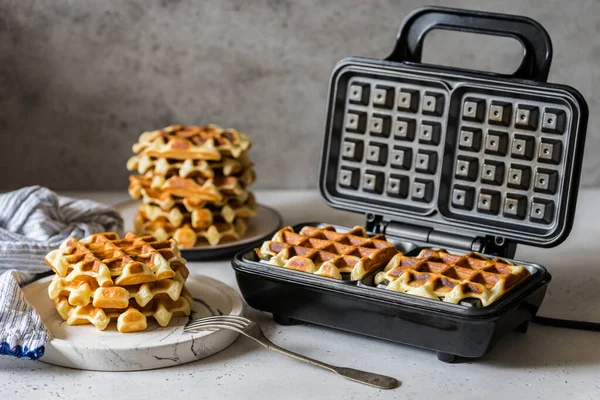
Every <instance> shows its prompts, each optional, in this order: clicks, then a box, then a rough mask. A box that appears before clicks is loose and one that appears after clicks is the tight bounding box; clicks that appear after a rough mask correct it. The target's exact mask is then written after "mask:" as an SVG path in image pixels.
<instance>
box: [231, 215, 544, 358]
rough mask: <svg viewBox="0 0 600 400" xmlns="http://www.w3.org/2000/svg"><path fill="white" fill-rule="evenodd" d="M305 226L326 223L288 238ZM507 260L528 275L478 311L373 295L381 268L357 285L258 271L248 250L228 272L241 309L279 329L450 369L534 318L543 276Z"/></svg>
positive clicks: (408, 245)
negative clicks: (308, 330)
mask: <svg viewBox="0 0 600 400" xmlns="http://www.w3.org/2000/svg"><path fill="white" fill-rule="evenodd" d="M305 225H311V226H325V225H331V224H320V223H314V222H313V223H303V224H299V225H296V226H294V231H298V230H300V229H301V228H302V227H303V226H305ZM336 229H337V230H338V231H342V232H343V231H345V230H349V229H350V228H349V227H340V226H336ZM387 240H388V241H390V242H391V243H393V244H394V245H395V246H396V247H397V248H398V249H399V250H400V251H403V252H407V253H408V254H411V252H415V251H416V252H418V250H419V249H420V248H422V246H421V245H422V244H421V243H418V242H414V241H408V240H403V239H402V238H393V237H387ZM449 250H450V251H452V250H451V249H449ZM509 261H513V262H515V263H516V264H519V265H524V266H525V267H527V268H528V269H529V270H530V271H531V272H532V276H531V277H529V278H528V279H527V280H526V281H524V282H522V283H521V284H519V285H518V286H517V287H516V288H514V289H513V290H511V291H509V292H508V293H507V294H506V295H504V296H503V297H501V298H500V299H499V300H497V301H496V302H494V303H493V304H491V305H489V306H487V307H483V308H470V307H467V306H463V305H455V304H448V303H444V302H442V301H436V300H431V299H425V298H420V297H418V296H414V295H410V294H404V293H397V292H393V291H388V290H386V289H381V288H377V287H375V286H374V285H373V278H374V276H375V273H376V272H378V271H381V270H382V269H379V270H378V271H375V272H374V273H372V274H370V275H368V276H367V277H365V278H364V279H362V280H361V281H356V282H350V281H338V280H335V279H330V278H325V277H320V276H315V275H311V274H307V273H304V272H297V271H293V270H288V269H284V268H281V267H276V266H270V265H266V264H263V263H261V262H259V259H258V257H257V255H256V253H255V252H254V250H253V249H248V250H245V251H242V252H240V253H238V254H237V255H236V256H235V258H234V259H233V261H232V265H233V269H234V271H235V274H236V279H237V283H238V286H239V288H240V291H241V293H242V296H243V297H244V299H245V300H246V302H247V303H248V305H249V306H250V307H252V308H255V309H257V310H261V311H265V312H269V313H272V314H273V318H274V319H275V321H276V322H278V323H280V324H283V325H288V324H293V323H295V322H296V321H302V322H308V323H313V324H317V325H323V326H327V327H330V328H335V329H341V330H345V331H348V332H353V333H358V334H362V335H367V336H372V337H376V338H379V339H385V340H390V341H393V342H397V343H402V344H408V345H412V346H417V347H421V348H425V349H429V350H434V351H436V352H437V356H438V359H439V360H441V361H445V362H454V361H455V359H456V357H457V356H459V357H468V358H478V357H482V356H483V355H485V354H487V353H488V352H489V351H490V350H491V349H492V348H493V347H494V345H495V344H496V343H497V342H498V341H499V339H500V338H501V337H502V336H503V335H504V334H506V333H507V332H510V331H513V330H514V331H517V332H521V333H525V332H526V331H527V327H528V324H529V321H531V319H532V318H533V317H534V316H535V315H536V313H537V311H538V309H539V307H540V305H541V303H542V300H543V299H544V296H545V294H546V288H547V285H548V283H549V282H550V279H551V276H550V274H549V273H548V272H547V271H546V268H544V267H542V266H540V265H536V264H531V263H526V262H522V261H514V260H509Z"/></svg>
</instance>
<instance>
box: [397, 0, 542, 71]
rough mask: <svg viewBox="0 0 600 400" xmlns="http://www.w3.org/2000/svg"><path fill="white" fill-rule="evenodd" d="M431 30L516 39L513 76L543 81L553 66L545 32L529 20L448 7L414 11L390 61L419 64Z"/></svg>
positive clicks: (400, 32) (398, 39)
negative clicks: (518, 53) (519, 51)
mask: <svg viewBox="0 0 600 400" xmlns="http://www.w3.org/2000/svg"><path fill="white" fill-rule="evenodd" d="M432 29H447V30H453V31H462V32H471V33H479V34H487V35H495V36H505V37H511V38H514V39H517V40H518V41H519V42H520V43H521V44H522V45H523V48H524V55H523V61H522V62H521V65H520V66H519V68H517V70H516V71H515V72H514V74H513V75H512V76H513V77H514V78H519V79H533V80H536V81H541V82H545V81H546V80H547V79H548V72H549V71H550V64H551V63H552V41H551V40H550V36H549V35H548V32H546V30H545V29H544V28H543V27H542V26H541V25H540V24H539V23H537V22H536V21H534V20H533V19H531V18H527V17H522V16H518V15H508V14H498V13H491V12H485V11H470V10H462V9H456V8H447V7H435V6H429V7H423V8H419V9H417V10H415V11H413V12H412V13H411V14H409V15H408V16H407V17H406V18H405V19H404V21H403V22H402V26H401V27H400V30H399V32H398V36H397V40H396V47H395V48H394V51H393V52H392V54H390V55H389V56H388V57H387V60H389V61H395V62H402V61H409V62H414V63H420V62H421V54H422V50H423V40H424V39H425V36H426V35H427V33H428V32H429V31H431V30H432Z"/></svg>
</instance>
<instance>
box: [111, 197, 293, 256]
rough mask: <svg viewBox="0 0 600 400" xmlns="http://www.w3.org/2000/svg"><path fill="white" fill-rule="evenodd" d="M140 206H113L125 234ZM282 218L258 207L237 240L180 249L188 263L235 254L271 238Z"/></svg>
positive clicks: (132, 204) (135, 202) (130, 227)
mask: <svg viewBox="0 0 600 400" xmlns="http://www.w3.org/2000/svg"><path fill="white" fill-rule="evenodd" d="M139 205H140V202H139V201H131V202H126V203H123V204H119V205H116V206H115V209H116V210H117V211H119V212H120V213H121V216H122V217H123V220H124V222H125V232H134V231H135V229H134V227H133V219H134V217H135V214H136V212H137V209H138V207H139ZM281 224H282V218H281V216H280V215H279V213H278V212H277V211H275V210H273V209H272V208H269V207H266V206H263V205H259V206H258V210H257V213H256V216H254V217H253V218H250V220H249V221H248V230H247V231H246V233H245V234H244V236H243V237H241V238H240V239H238V240H224V241H223V242H221V243H219V244H218V245H216V246H211V245H210V244H208V243H201V244H199V245H197V246H194V247H191V248H187V249H181V252H182V254H183V256H184V257H185V258H186V259H187V260H189V261H192V260H193V261H199V260H205V259H213V258H218V257H224V256H228V255H231V254H234V253H236V252H237V251H239V250H242V249H244V248H246V247H251V245H252V244H255V243H257V242H262V241H263V240H265V238H267V237H272V236H273V234H275V232H277V230H279V229H280V228H281Z"/></svg>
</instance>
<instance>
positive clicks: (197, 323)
mask: <svg viewBox="0 0 600 400" xmlns="http://www.w3.org/2000/svg"><path fill="white" fill-rule="evenodd" d="M215 324H220V325H229V326H232V327H235V328H237V329H240V330H243V329H245V328H246V326H245V325H243V324H240V323H238V322H231V321H203V320H197V321H194V322H192V323H189V324H188V325H187V326H186V328H188V329H194V328H197V327H199V326H209V325H215Z"/></svg>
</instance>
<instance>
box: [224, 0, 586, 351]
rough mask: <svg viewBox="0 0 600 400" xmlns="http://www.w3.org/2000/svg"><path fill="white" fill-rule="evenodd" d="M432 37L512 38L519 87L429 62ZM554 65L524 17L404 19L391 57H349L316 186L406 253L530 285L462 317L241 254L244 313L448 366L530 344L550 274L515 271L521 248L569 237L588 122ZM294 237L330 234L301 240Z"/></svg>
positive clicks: (462, 310) (339, 76)
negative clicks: (425, 50)
mask: <svg viewBox="0 0 600 400" xmlns="http://www.w3.org/2000/svg"><path fill="white" fill-rule="evenodd" d="M432 29H448V30H458V31H467V32H473V33H481V34H490V35H499V36H507V37H512V38H515V39H517V40H519V41H520V42H521V43H522V45H523V47H524V50H525V51H524V58H523V61H522V63H521V65H520V66H519V68H518V69H517V71H516V72H515V73H514V74H513V75H501V74H496V73H487V72H477V71H470V70H463V69H457V68H449V67H442V66H437V65H427V64H422V63H421V62H420V61H421V50H422V44H423V39H424V37H425V36H426V34H427V32H429V31H430V30H432ZM551 60H552V44H551V41H550V37H549V36H548V34H547V32H546V31H545V30H544V28H543V27H542V26H541V25H540V24H539V23H537V22H536V21H534V20H532V19H529V18H525V17H521V16H512V15H504V14H495V13H487V12H480V11H466V10H458V9H449V8H440V7H426V8H421V9H418V10H416V11H415V12H413V13H412V14H410V15H409V16H408V17H407V18H406V19H405V21H404V23H403V24H402V26H401V28H400V31H399V34H398V38H397V44H396V47H395V49H394V51H393V52H392V54H391V55H390V56H389V57H388V58H387V59H385V60H374V59H368V58H358V57H352V58H346V59H343V60H342V61H340V62H339V63H338V64H337V65H336V66H335V68H334V70H333V73H332V75H331V80H330V87H329V99H328V105H327V107H328V113H327V122H326V129H325V141H324V146H323V158H322V164H321V171H320V177H319V178H320V179H319V184H320V190H321V192H322V194H323V196H324V198H325V200H326V201H327V202H328V203H329V204H330V205H331V206H332V207H335V208H339V209H343V210H347V211H353V212H360V213H364V214H365V215H366V223H365V227H366V229H367V231H368V232H370V233H373V234H375V233H384V234H385V235H386V237H387V239H388V241H390V242H392V243H394V245H395V246H396V247H397V248H398V249H399V250H400V251H402V252H403V253H405V254H407V255H416V254H418V252H419V251H420V249H421V248H423V247H427V248H433V249H438V248H445V249H448V250H449V251H451V252H455V253H458V254H464V253H467V252H470V251H476V252H480V253H483V254H486V255H489V256H498V257H502V258H505V259H507V260H510V261H513V262H514V263H516V264H519V265H523V266H525V267H526V268H528V269H529V270H530V272H531V277H529V278H528V279H527V280H526V281H524V282H523V283H521V284H520V285H519V286H517V287H516V288H514V289H512V290H510V291H509V292H508V293H507V294H506V295H504V296H503V297H501V298H500V299H499V300H497V301H496V302H494V303H493V304H491V305H489V306H487V307H475V306H473V305H472V304H470V303H468V302H463V303H461V304H458V305H455V304H448V303H444V302H442V301H436V300H431V299H425V298H421V297H418V296H414V295H410V294H404V293H396V292H393V291H391V290H386V289H382V288H378V287H376V286H375V285H374V283H373V276H374V274H371V275H369V276H367V277H366V278H364V279H362V280H361V281H358V282H356V281H348V280H344V281H337V280H334V279H330V278H325V277H320V276H314V275H311V274H306V273H302V272H297V271H292V270H287V269H283V268H280V267H275V266H269V265H265V264H264V263H261V262H259V260H258V258H257V256H256V254H255V253H254V251H253V249H247V250H245V251H242V252H240V253H238V254H237V255H236V257H235V259H234V260H233V262H232V264H233V268H234V270H235V273H236V277H237V282H238V285H239V288H240V290H241V292H242V294H243V296H244V298H245V299H246V301H247V303H248V304H249V305H250V306H251V307H253V308H256V309H259V310H263V311H267V312H270V313H272V314H273V316H274V318H275V320H276V321H277V322H279V323H291V322H292V321H294V320H298V321H305V322H310V323H315V324H319V325H325V326H329V327H333V328H337V329H343V330H346V331H350V332H355V333H360V334H364V335H369V336H373V337H377V338H382V339H387V340H391V341H394V342H399V343H405V344H410V345H413V346H418V347H422V348H427V349H431V350H435V351H436V352H437V354H438V358H439V359H440V360H442V361H447V362H451V361H453V360H454V359H455V358H456V356H461V357H481V356H483V355H484V354H486V353H487V352H488V351H489V350H490V349H491V348H492V347H493V345H494V344H495V343H496V342H497V341H498V339H499V338H500V337H501V336H502V335H503V334H504V333H506V332H507V331H511V330H517V331H520V332H525V331H526V330H527V326H528V323H529V321H530V320H531V319H532V318H533V317H534V316H535V314H536V312H537V310H538V308H539V306H540V304H541V302H542V300H543V298H544V295H545V293H546V287H547V285H548V283H549V282H550V279H551V276H550V274H549V273H548V272H547V271H546V269H545V268H544V267H542V266H540V265H537V264H533V263H531V262H526V261H515V260H512V258H513V257H514V255H515V251H516V246H517V244H518V243H522V244H527V245H532V246H539V247H552V246H556V245H558V244H560V243H561V242H562V241H563V240H564V239H565V238H566V237H567V236H568V234H569V232H570V230H571V226H572V223H573V216H574V213H575V205H576V200H577V191H578V186H579V175H580V171H581V164H582V155H583V147H584V140H585V134H586V128H587V119H588V109H587V105H586V102H585V100H584V99H583V97H582V96H581V94H580V93H579V92H577V91H576V90H575V89H573V88H571V87H568V86H564V85H557V84H550V83H546V79H547V77H548V71H549V69H550V63H551ZM303 225H327V224H322V223H314V222H313V223H310V224H308V223H307V224H300V225H298V226H295V227H294V229H295V230H296V231H297V230H298V229H300V228H301V227H302V226H303ZM336 228H337V229H338V230H339V231H344V230H348V229H349V227H339V226H338V227H336Z"/></svg>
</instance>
